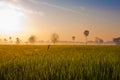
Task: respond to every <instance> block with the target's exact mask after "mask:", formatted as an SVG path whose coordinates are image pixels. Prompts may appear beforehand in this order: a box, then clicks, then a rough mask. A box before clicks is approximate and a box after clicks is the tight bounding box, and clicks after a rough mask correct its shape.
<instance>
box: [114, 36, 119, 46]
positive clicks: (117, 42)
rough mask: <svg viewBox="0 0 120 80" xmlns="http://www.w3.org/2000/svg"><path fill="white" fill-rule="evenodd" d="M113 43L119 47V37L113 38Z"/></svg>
mask: <svg viewBox="0 0 120 80" xmlns="http://www.w3.org/2000/svg"><path fill="white" fill-rule="evenodd" d="M113 42H114V43H115V44H117V45H120V37H118V38H114V39H113Z"/></svg>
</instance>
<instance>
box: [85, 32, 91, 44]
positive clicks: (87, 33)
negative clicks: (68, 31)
mask: <svg viewBox="0 0 120 80" xmlns="http://www.w3.org/2000/svg"><path fill="white" fill-rule="evenodd" d="M89 33H90V32H89V31H88V30H85V31H84V35H85V38H86V45H87V37H88V36H89Z"/></svg>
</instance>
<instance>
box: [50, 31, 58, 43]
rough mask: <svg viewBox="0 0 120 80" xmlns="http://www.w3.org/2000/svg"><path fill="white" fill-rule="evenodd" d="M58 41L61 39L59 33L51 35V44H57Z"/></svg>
mask: <svg viewBox="0 0 120 80" xmlns="http://www.w3.org/2000/svg"><path fill="white" fill-rule="evenodd" d="M58 39H59V35H58V34H57V33H53V34H52V35H51V42H52V43H54V44H55V43H56V42H57V41H58Z"/></svg>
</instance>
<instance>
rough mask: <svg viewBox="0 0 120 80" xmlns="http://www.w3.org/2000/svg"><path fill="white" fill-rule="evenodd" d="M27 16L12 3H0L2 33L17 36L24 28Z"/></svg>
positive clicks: (0, 30)
mask: <svg viewBox="0 0 120 80" xmlns="http://www.w3.org/2000/svg"><path fill="white" fill-rule="evenodd" d="M24 21H25V14H24V13H23V12H22V10H21V9H20V8H18V7H16V6H14V5H13V4H10V3H0V33H3V34H7V35H8V34H9V35H10V34H16V33H18V32H20V31H22V30H23V29H24V28H23V26H24Z"/></svg>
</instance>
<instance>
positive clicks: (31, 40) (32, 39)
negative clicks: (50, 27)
mask: <svg viewBox="0 0 120 80" xmlns="http://www.w3.org/2000/svg"><path fill="white" fill-rule="evenodd" d="M83 34H84V36H85V45H87V44H88V36H89V34H90V31H89V30H85V31H84V32H83ZM75 39H76V37H75V36H72V40H73V43H74V42H75ZM50 40H51V42H52V43H53V44H55V43H56V42H58V41H59V35H58V34H57V33H53V34H52V35H51V36H50ZM8 41H9V42H10V43H12V42H13V41H12V37H9V39H8V40H7V39H6V38H4V42H5V43H6V42H8ZM15 42H16V44H20V43H21V39H20V38H19V37H16V41H15ZM35 42H36V36H35V35H31V36H30V37H29V38H28V42H27V43H31V44H34V43H35ZM95 42H96V43H97V44H102V43H104V40H103V39H101V38H99V37H96V38H95ZM113 42H114V43H115V44H117V45H119V44H120V37H118V38H114V39H113Z"/></svg>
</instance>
